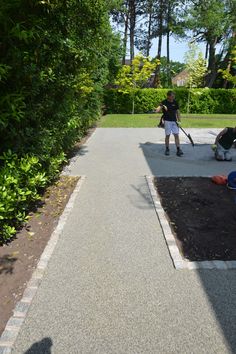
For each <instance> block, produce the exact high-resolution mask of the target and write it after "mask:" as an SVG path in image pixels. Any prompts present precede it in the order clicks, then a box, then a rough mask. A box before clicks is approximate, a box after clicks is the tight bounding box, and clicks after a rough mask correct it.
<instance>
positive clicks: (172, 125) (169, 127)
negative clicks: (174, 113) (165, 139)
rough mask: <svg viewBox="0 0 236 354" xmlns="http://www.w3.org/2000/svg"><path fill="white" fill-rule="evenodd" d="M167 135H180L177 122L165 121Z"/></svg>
mask: <svg viewBox="0 0 236 354" xmlns="http://www.w3.org/2000/svg"><path fill="white" fill-rule="evenodd" d="M165 133H166V135H170V134H171V133H173V134H175V135H176V134H179V127H178V126H177V124H176V122H172V121H171V122H170V121H168V120H165Z"/></svg>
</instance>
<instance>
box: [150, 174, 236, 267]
mask: <svg viewBox="0 0 236 354" xmlns="http://www.w3.org/2000/svg"><path fill="white" fill-rule="evenodd" d="M154 183H155V186H156V189H157V191H158V194H159V196H160V198H161V204H162V207H163V209H164V210H165V212H166V214H167V218H168V219H169V223H170V226H171V229H172V232H173V234H174V236H175V238H176V242H177V245H178V247H179V250H180V252H181V254H182V255H183V256H184V257H185V258H186V259H188V260H190V261H203V260H236V191H235V190H230V189H228V188H227V187H226V186H222V185H216V184H215V183H213V182H212V181H211V179H210V178H207V177H161V178H159V177H158V178H155V179H154Z"/></svg>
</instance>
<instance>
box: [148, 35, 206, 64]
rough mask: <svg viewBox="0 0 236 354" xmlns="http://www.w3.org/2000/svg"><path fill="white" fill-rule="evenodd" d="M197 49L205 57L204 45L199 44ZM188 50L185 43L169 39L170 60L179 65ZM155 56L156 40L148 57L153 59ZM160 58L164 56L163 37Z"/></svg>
mask: <svg viewBox="0 0 236 354" xmlns="http://www.w3.org/2000/svg"><path fill="white" fill-rule="evenodd" d="M198 47H199V49H200V50H201V51H202V53H203V56H205V44H203V43H199V44H198ZM188 50H189V48H188V42H187V41H177V40H175V39H174V38H173V37H170V60H172V61H179V62H180V63H184V62H185V60H184V56H185V53H186V52H187V51H188ZM156 54H157V40H156V43H155V44H153V46H152V48H151V51H150V56H151V57H154V56H156ZM161 56H166V38H165V37H164V38H163V40H162V51H161Z"/></svg>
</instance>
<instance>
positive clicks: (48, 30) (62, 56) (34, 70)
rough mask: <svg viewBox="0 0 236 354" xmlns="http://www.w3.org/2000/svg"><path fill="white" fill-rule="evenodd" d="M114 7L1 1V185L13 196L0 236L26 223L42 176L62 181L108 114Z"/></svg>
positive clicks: (0, 213) (101, 1) (2, 210)
mask: <svg viewBox="0 0 236 354" xmlns="http://www.w3.org/2000/svg"><path fill="white" fill-rule="evenodd" d="M109 6H110V5H109V4H108V1H106V0H98V1H96V2H94V1H93V0H84V1H71V0H65V1H63V2H62V1H25V0H17V1H9V0H2V1H1V2H0V32H1V38H0V49H1V50H0V92H1V95H0V112H1V115H0V141H1V144H0V154H1V155H2V156H3V157H2V164H0V178H1V183H0V184H1V188H5V189H4V190H3V189H1V191H4V195H5V194H6V193H7V194H6V195H7V197H6V202H4V200H3V199H1V202H0V203H1V204H0V205H1V207H0V220H2V221H1V224H0V238H1V237H3V238H4V239H6V238H7V237H10V235H11V234H12V233H13V231H14V227H13V224H14V221H15V222H16V224H18V221H20V219H21V220H24V218H25V210H26V209H27V205H28V204H29V203H30V202H31V201H32V200H34V199H35V198H37V189H38V188H41V187H42V180H43V183H48V182H49V181H51V180H52V179H53V178H55V176H56V175H57V174H58V172H59V170H60V166H61V164H62V162H63V161H64V160H65V159H66V153H67V152H68V151H69V150H70V148H71V147H72V146H73V144H74V143H75V141H77V140H78V139H80V138H81V136H83V134H84V133H85V131H86V130H87V128H88V127H89V126H91V124H93V122H94V121H95V120H96V119H97V118H98V117H99V116H100V111H101V105H102V95H103V87H104V85H105V84H106V83H107V81H108V77H109V75H108V74H109V71H108V68H111V69H112V68H113V69H114V66H115V65H116V63H117V61H116V60H115V57H114V53H115V52H116V50H117V52H118V42H117V39H116V41H115V42H114V43H113V34H112V32H111V26H110V23H109V16H108V13H109ZM115 49H116V50H115ZM7 151H9V152H7ZM24 165H27V174H28V176H27V174H26V173H25V172H24V167H23V166H24ZM18 169H19V171H18ZM33 176H36V177H35V178H36V179H33ZM40 176H41V177H42V180H40V178H41V177H40ZM33 181H34V183H33ZM0 198H1V196H0ZM17 198H19V199H17ZM4 203H5V204H4ZM6 203H7V204H6ZM14 205H15V207H14ZM7 220H9V224H7Z"/></svg>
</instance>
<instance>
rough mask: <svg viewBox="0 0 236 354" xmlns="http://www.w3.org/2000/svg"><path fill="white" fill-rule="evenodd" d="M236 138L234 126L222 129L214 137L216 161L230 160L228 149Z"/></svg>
mask: <svg viewBox="0 0 236 354" xmlns="http://www.w3.org/2000/svg"><path fill="white" fill-rule="evenodd" d="M234 140H236V127H234V128H229V127H227V128H225V129H223V130H222V131H221V132H220V133H219V134H218V135H217V137H216V140H215V144H216V150H215V158H216V160H218V161H231V160H232V156H231V154H230V149H231V147H232V145H233V142H234Z"/></svg>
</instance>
